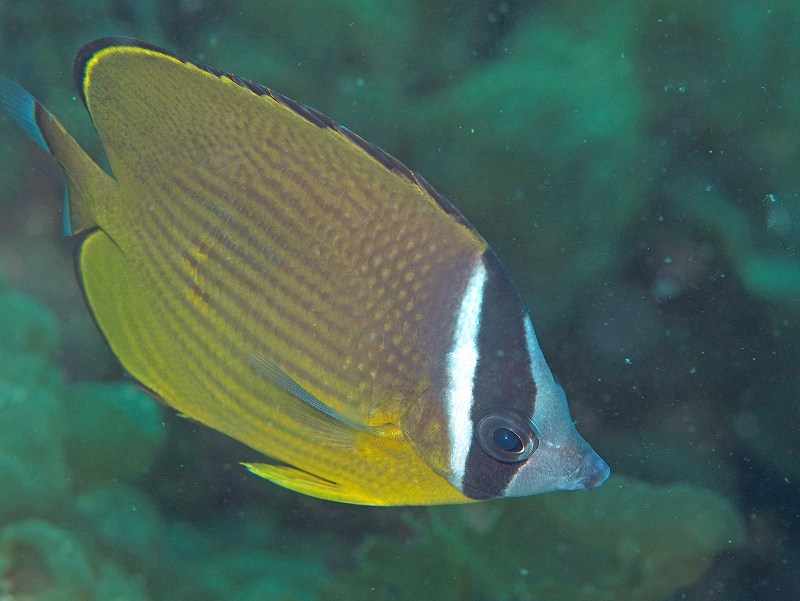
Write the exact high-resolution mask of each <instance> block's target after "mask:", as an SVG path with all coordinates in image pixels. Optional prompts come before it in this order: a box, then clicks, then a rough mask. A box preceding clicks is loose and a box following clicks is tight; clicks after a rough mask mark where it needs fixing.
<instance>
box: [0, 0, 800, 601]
mask: <svg viewBox="0 0 800 601" xmlns="http://www.w3.org/2000/svg"><path fill="white" fill-rule="evenodd" d="M104 35H130V36H135V37H138V38H140V39H143V40H146V41H148V42H151V43H154V44H158V45H161V46H163V47H165V48H168V49H170V50H172V51H175V52H177V53H180V54H185V55H188V56H190V57H192V58H194V59H197V60H198V61H200V62H204V63H208V64H210V65H212V66H214V67H217V68H219V69H223V70H225V71H229V72H234V73H237V74H239V75H241V76H244V77H247V78H250V79H252V80H254V81H256V82H259V83H263V84H264V85H267V86H269V87H272V88H274V89H276V90H278V91H280V92H282V93H284V94H286V95H288V96H289V97H291V98H294V99H297V100H299V101H301V102H304V103H306V104H308V105H310V106H313V107H314V108H317V109H318V110H320V111H322V112H324V113H326V114H327V115H329V116H331V117H332V118H334V119H335V120H337V121H339V122H341V123H343V124H344V125H346V126H347V127H348V128H350V129H351V130H353V131H355V132H357V133H358V134H360V135H361V136H363V137H364V138H366V139H367V140H369V141H371V142H373V143H375V144H377V145H379V146H380V147H382V148H383V149H385V150H386V151H388V152H390V153H391V154H393V155H394V156H396V157H398V158H399V159H400V160H402V161H403V162H404V163H406V164H407V165H409V166H410V167H411V168H412V169H415V170H418V171H419V172H421V173H422V174H423V175H424V176H425V177H426V179H428V181H430V182H431V184H432V185H433V186H434V187H436V188H437V189H438V190H439V191H440V192H441V193H442V194H444V195H445V196H447V197H448V198H449V199H450V200H452V201H453V202H454V203H455V204H456V205H457V206H458V207H459V208H460V209H461V210H462V211H463V212H464V213H465V215H466V216H467V217H468V218H469V219H470V220H471V221H472V223H473V224H474V225H475V226H476V228H477V229H478V230H479V231H480V232H481V233H482V234H483V235H484V236H485V237H486V238H487V240H488V241H489V242H490V244H491V245H492V246H493V247H494V249H495V251H496V252H497V253H498V255H499V256H500V258H501V260H502V261H503V262H504V264H505V265H506V267H507V268H508V270H509V272H510V273H511V276H512V278H513V280H514V281H515V283H516V285H517V287H518V288H519V290H520V292H521V294H522V296H523V297H524V299H525V301H526V304H527V306H528V308H529V309H530V312H531V316H532V318H533V320H534V323H535V325H536V327H537V332H538V335H539V341H540V343H541V345H542V347H543V350H544V352H545V355H546V356H547V358H548V362H549V363H550V366H551V367H552V369H553V371H554V373H556V374H557V375H558V377H559V379H560V381H561V382H562V383H563V385H564V387H565V389H566V391H567V396H568V398H569V400H570V406H571V409H572V413H573V416H574V417H575V419H576V420H577V422H578V428H579V429H580V431H581V432H582V433H583V434H584V435H585V436H586V438H587V439H588V440H589V441H590V442H591V443H592V445H593V446H594V447H595V448H596V449H597V450H598V452H599V453H600V454H601V455H602V456H603V457H604V458H605V459H606V460H607V461H608V463H609V464H610V465H611V468H612V472H613V474H612V477H611V478H610V479H609V481H608V482H607V483H606V484H605V485H604V487H603V488H601V489H598V490H595V491H589V492H582V493H560V494H550V495H544V496H541V497H534V498H527V499H519V500H510V501H493V502H487V503H481V504H476V505H470V506H461V507H442V508H434V509H427V508H369V507H354V506H347V505H341V504H335V503H330V502H326V501H320V500H316V499H313V498H309V497H306V496H302V495H299V494H296V493H293V492H290V491H287V490H284V489H282V488H279V487H277V486H274V485H272V484H270V483H268V482H267V481H265V480H261V479H259V478H257V477H255V476H253V475H250V474H249V473H247V471H246V470H245V469H244V468H243V467H242V466H240V465H239V463H240V462H242V461H247V460H253V459H257V458H258V457H257V456H256V454H255V453H254V452H253V451H251V450H249V449H247V448H245V447H243V446H241V445H239V444H237V443H235V442H233V441H231V440H229V439H227V438H225V437H224V436H222V435H221V434H218V433H216V432H213V431H211V430H210V429H207V428H204V427H202V426H199V425H196V424H194V423H193V422H189V421H187V420H183V419H181V418H180V417H178V416H177V415H176V414H175V413H174V412H173V411H172V410H169V409H166V408H164V407H162V406H160V405H159V404H157V403H156V402H155V401H153V400H152V399H151V398H150V397H149V396H147V395H146V394H144V393H143V392H140V391H139V390H138V389H137V388H136V387H135V386H134V385H133V384H132V383H131V382H130V381H128V380H126V379H125V377H124V374H123V372H122V370H121V368H120V367H119V365H118V363H117V362H116V360H115V359H114V357H113V356H112V355H111V353H110V351H109V350H108V349H107V347H106V345H105V343H104V342H103V340H102V338H101V336H100V334H99V333H98V331H97V329H96V327H95V325H94V324H93V322H92V320H91V318H90V316H89V313H88V311H87V309H86V307H85V305H84V303H83V300H82V298H81V294H80V291H79V289H78V286H77V283H76V281H75V276H74V271H73V267H72V246H73V241H71V240H68V239H65V238H63V237H62V235H61V215H60V207H61V202H62V194H63V188H62V183H61V178H60V173H59V171H58V169H57V168H56V167H55V166H54V165H53V164H52V163H51V161H50V158H49V157H48V156H46V154H45V153H44V152H42V151H41V150H40V149H39V148H38V147H36V146H35V145H34V144H32V143H30V142H29V141H28V140H27V139H25V138H24V136H23V134H21V133H20V132H18V131H17V129H16V127H15V126H14V125H13V124H12V123H11V122H10V120H9V119H7V118H5V117H3V118H0V274H2V275H0V599H2V601H11V600H34V599H35V600H46V601H49V600H84V599H86V600H96V601H145V600H153V601H155V600H183V599H186V600H189V599H191V600H198V601H205V600H216V599H220V600H221V599H225V600H231V601H260V600H264V601H305V600H317V599H319V600H334V599H343V600H353V601H358V600H361V599H364V600H366V599H369V600H374V601H389V600H398V601H405V600H409V601H412V600H419V599H436V600H437V601H450V600H452V601H573V600H574V601H578V600H582V601H626V600H631V601H633V600H637V601H668V600H669V601H678V600H684V599H687V600H711V599H714V600H716V599H725V600H770V601H783V600H787V601H795V600H797V599H799V598H800V567H798V566H799V564H800V486H799V485H798V482H800V344H798V337H799V336H800V128H799V127H798V124H799V123H800V3H797V2H796V0H776V1H774V2H755V1H744V0H707V1H704V2H697V1H696V0H694V1H687V0H673V1H666V0H653V1H641V2H629V1H623V0H609V1H608V2H603V3H597V2H591V1H589V0H586V1H578V0H565V1H562V2H548V1H539V2H522V1H513V0H508V1H501V2H497V1H485V0H477V1H472V2H454V1H433V0H415V1H409V2H393V1H387V0H331V1H325V2H302V1H298V0H275V1H256V0H252V1H244V2H233V1H229V2H225V1H218V2H208V1H203V0H180V1H165V2H156V1H153V0H151V1H149V2H142V1H134V0H111V1H106V2H103V1H100V0H94V1H92V2H87V1H76V2H57V1H55V0H48V1H45V0H42V1H0V57H2V58H1V59H0V71H1V72H2V74H3V75H5V76H7V77H10V78H12V79H15V80H17V81H19V82H20V83H21V84H22V85H23V86H24V87H25V88H27V89H28V90H30V91H31V92H32V93H33V94H34V95H36V96H37V98H38V99H39V100H40V101H42V103H43V104H45V105H46V106H47V107H48V108H49V109H50V110H51V111H52V112H53V113H54V114H55V115H56V116H58V117H59V119H61V121H62V122H63V123H64V124H65V126H67V128H68V129H69V130H71V131H72V132H73V133H74V134H76V137H77V138H78V139H79V140H80V141H81V143H82V144H83V145H84V146H85V147H86V148H89V149H90V150H91V151H93V154H94V155H95V156H96V157H98V158H100V154H101V153H100V150H99V142H98V140H97V138H96V137H95V135H94V133H93V131H92V128H91V124H90V122H89V119H88V116H87V114H86V112H85V110H84V107H83V105H82V103H81V101H80V99H79V98H78V96H77V94H76V90H75V89H74V87H73V81H72V60H73V58H74V55H75V52H76V51H77V50H78V48H80V47H81V46H82V45H83V44H84V43H86V42H88V41H90V40H91V39H93V38H96V37H100V36H104ZM101 160H102V159H101Z"/></svg>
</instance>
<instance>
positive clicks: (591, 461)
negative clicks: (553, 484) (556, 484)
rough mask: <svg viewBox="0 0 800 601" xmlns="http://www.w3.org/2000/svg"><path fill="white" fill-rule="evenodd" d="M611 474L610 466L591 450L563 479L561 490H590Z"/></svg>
mask: <svg viewBox="0 0 800 601" xmlns="http://www.w3.org/2000/svg"><path fill="white" fill-rule="evenodd" d="M609 475H611V468H610V467H608V464H607V463H606V462H605V461H603V459H602V458H601V457H600V455H598V454H597V453H595V452H594V451H592V452H591V453H590V454H589V455H588V456H586V457H585V458H584V460H583V461H582V462H581V463H580V465H578V467H576V468H575V471H574V472H572V473H571V474H570V475H569V476H568V477H567V478H566V479H565V480H566V483H565V484H566V486H564V488H563V489H562V490H592V489H595V488H598V487H599V486H601V485H602V484H603V482H605V481H606V480H607V479H608V477H609Z"/></svg>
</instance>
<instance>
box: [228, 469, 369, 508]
mask: <svg viewBox="0 0 800 601" xmlns="http://www.w3.org/2000/svg"><path fill="white" fill-rule="evenodd" d="M242 465H244V466H245V467H246V468H247V469H248V470H250V471H251V472H252V473H254V474H255V475H257V476H261V477H262V478H265V479H267V480H269V481H270V482H273V483H275V484H277V485H278V486H283V487H284V488H288V489H289V490H294V491H296V492H299V493H303V494H304V495H309V496H311V497H316V498H318V499H325V500H326V501H338V502H339V503H352V504H356V505H373V504H374V502H373V501H372V499H369V498H367V497H365V496H363V495H359V494H355V493H354V492H353V491H349V490H347V489H346V488H343V487H342V486H340V485H339V484H337V483H336V482H331V481H330V480H325V479H324V478H320V477H319V476H315V475H314V474H310V473H308V472H304V471H303V470H299V469H297V468H294V467H289V466H285V465H271V464H269V463H243V464H242Z"/></svg>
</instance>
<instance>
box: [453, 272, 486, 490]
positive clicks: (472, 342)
mask: <svg viewBox="0 0 800 601" xmlns="http://www.w3.org/2000/svg"><path fill="white" fill-rule="evenodd" d="M485 285H486V267H484V265H483V261H481V262H479V263H478V265H477V266H476V267H475V269H474V270H473V272H472V275H471V276H470V279H469V282H468V283H467V288H466V290H465V291H464V297H463V298H462V299H461V306H460V307H459V309H458V316H457V318H456V327H455V333H454V334H453V345H452V346H451V347H450V353H448V355H447V374H448V376H449V382H448V386H447V426H448V431H449V433H450V471H451V473H452V474H453V479H454V482H453V484H454V485H455V486H456V487H457V488H460V487H461V483H462V481H463V480H464V471H465V469H466V467H467V456H468V455H469V448H470V445H471V444H472V420H471V419H470V410H471V409H472V402H473V389H474V384H475V382H474V381H475V371H476V368H477V366H478V330H479V329H480V322H481V305H482V304H483V288H484V286H485Z"/></svg>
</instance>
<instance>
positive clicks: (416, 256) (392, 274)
mask: <svg viewBox="0 0 800 601" xmlns="http://www.w3.org/2000/svg"><path fill="white" fill-rule="evenodd" d="M83 94H84V97H85V100H86V103H87V106H88V108H89V111H90V113H91V116H92V119H93V121H94V124H95V127H96V129H97V132H98V134H99V136H100V138H101V140H102V143H103V146H104V148H105V150H106V153H107V155H108V159H109V162H110V164H111V167H112V170H113V178H111V177H109V176H108V175H106V174H105V173H104V172H103V171H102V170H101V169H99V168H98V167H97V166H96V165H95V164H94V163H93V162H92V161H91V160H90V159H89V158H88V157H87V156H86V155H85V153H84V152H83V151H82V150H81V149H80V148H79V147H78V146H77V144H75V142H74V140H73V139H72V138H71V137H70V136H69V135H68V134H67V133H66V132H65V131H64V130H63V128H61V126H60V125H59V124H58V123H57V121H55V119H54V118H52V116H50V115H49V113H44V117H41V118H39V122H38V124H39V127H40V128H41V131H42V133H43V135H44V138H45V140H46V141H47V144H48V146H49V147H50V150H51V151H52V152H53V154H54V155H55V157H56V159H57V160H58V161H59V163H61V165H62V166H63V167H64V170H65V173H66V175H67V178H68V182H69V188H70V197H71V203H72V204H71V218H72V222H73V226H74V229H75V230H76V231H77V230H89V232H88V234H87V235H86V237H85V239H84V241H83V244H82V248H81V252H80V255H79V271H80V277H81V279H82V283H83V286H84V290H85V293H86V297H87V300H88V302H89V305H90V306H91V309H92V311H93V313H94V315H95V318H96V320H97V322H98V324H99V326H100V328H101V329H102V331H103V333H104V334H105V336H106V338H107V339H108V342H109V344H110V346H111V348H112V350H113V351H114V353H115V354H116V355H117V357H119V360H120V361H121V363H122V364H123V366H124V367H125V368H126V369H127V370H128V371H129V372H130V373H131V374H132V375H133V376H134V377H135V378H137V379H138V380H139V381H141V382H142V383H143V384H144V385H145V386H146V387H148V388H149V389H151V390H153V391H154V392H155V393H156V394H157V395H158V396H160V397H161V398H162V399H164V401H166V402H167V403H168V404H170V405H171V406H172V407H174V408H175V409H177V410H178V411H180V412H181V413H182V414H184V415H186V416H188V417H191V418H193V419H195V420H197V421H199V422H202V423H203V424H206V425H208V426H210V427H212V428H215V429H216V430H219V431H221V432H224V433H225V434H227V435H229V436H231V437H233V438H235V439H237V440H240V441H242V442H243V443H245V444H247V445H249V446H250V447H252V448H253V449H255V450H257V451H260V452H261V453H263V454H265V455H266V456H267V457H268V458H269V459H268V460H266V461H265V463H264V464H256V465H251V466H248V467H250V469H251V470H252V471H253V472H255V473H257V474H259V475H262V476H264V477H266V478H268V479H270V480H272V481H274V482H276V483H278V484H280V485H282V486H285V487H287V488H291V489H294V490H298V491H300V492H303V493H306V494H310V495H313V496H316V497H321V498H326V499H332V500H336V501H344V502H349V503H359V504H374V505H419V504H439V503H460V502H469V501H470V499H469V498H467V497H465V496H464V495H463V494H461V493H460V492H459V491H457V490H456V489H455V488H454V487H453V486H451V485H450V484H449V483H448V482H447V480H446V479H445V478H444V477H443V476H442V475H440V473H441V470H440V469H439V466H441V465H446V462H447V458H446V457H444V456H442V455H443V452H444V451H441V450H428V451H429V452H428V453H427V455H426V456H425V457H424V458H423V457H422V456H421V454H420V453H419V449H418V448H416V446H415V445H419V444H421V443H420V442H419V441H420V440H422V441H424V440H427V439H428V438H430V439H431V440H433V439H436V438H437V437H439V438H444V439H445V442H446V437H447V435H448V433H447V428H446V426H445V425H444V424H443V422H442V420H441V419H438V420H437V419H431V420H429V422H426V423H427V425H426V426H425V427H426V428H427V431H426V432H423V434H422V436H421V437H419V438H418V439H417V440H416V442H415V443H414V444H412V442H410V440H409V437H408V436H407V433H406V432H405V431H404V424H405V423H406V421H407V420H412V421H413V420H414V419H417V421H419V416H420V415H422V414H425V412H426V411H428V406H427V404H428V403H430V402H431V399H432V397H433V395H434V393H435V392H436V391H435V390H432V388H431V387H432V383H433V382H434V379H435V378H434V375H433V373H432V372H433V370H436V369H441V360H442V358H441V357H440V356H438V355H436V354H435V351H436V349H439V348H441V347H442V344H441V342H442V341H441V340H439V338H441V337H444V338H447V337H449V336H450V335H451V333H452V327H451V326H450V325H443V326H442V327H438V326H437V327H436V328H432V327H431V323H434V324H449V321H447V320H449V319H450V316H452V315H453V314H454V313H455V312H456V311H457V308H458V302H459V298H460V296H461V293H462V292H463V290H462V289H458V288H457V287H456V288H455V289H453V288H452V287H450V288H448V286H447V285H445V284H442V285H437V284H438V283H439V281H440V280H442V278H444V277H445V276H446V275H448V274H449V275H452V274H456V275H458V274H461V273H467V272H468V271H469V270H470V269H471V267H472V265H474V263H475V261H476V258H477V257H479V256H480V255H481V253H482V252H483V251H484V250H485V248H486V246H485V243H484V242H483V240H482V239H481V238H480V237H479V236H478V235H477V234H475V233H474V232H473V231H472V230H471V229H470V228H468V227H465V226H464V224H463V223H461V222H459V220H458V219H456V218H454V216H453V215H452V214H449V213H447V212H446V211H444V210H443V209H442V207H441V206H440V205H439V204H438V203H437V201H436V199H435V198H434V197H433V196H432V195H431V194H430V193H429V192H428V191H426V189H425V187H424V186H423V185H421V184H419V183H417V182H415V181H413V178H411V177H409V176H408V175H407V174H403V173H400V172H398V171H397V170H393V169H390V168H387V166H385V165H384V164H382V163H381V162H380V161H379V160H376V158H375V157H374V156H373V155H371V154H370V153H369V152H367V151H365V150H364V148H362V147H360V146H359V145H357V144H356V143H354V142H353V141H352V140H351V139H349V138H348V137H347V136H345V135H344V134H343V133H342V131H340V130H337V129H335V128H333V127H320V126H319V125H317V124H315V123H312V122H311V121H310V120H308V119H306V118H304V117H302V116H300V115H299V114H298V113H297V112H296V111H295V110H292V109H291V108H288V107H287V106H286V105H285V104H284V103H282V102H280V101H279V100H277V99H276V98H275V97H273V96H271V95H269V94H257V93H254V92H253V91H251V90H249V89H246V88H245V87H243V86H242V85H240V82H239V83H237V82H235V81H233V80H231V79H229V78H228V77H225V76H217V75H215V74H213V73H210V72H209V71H206V70H204V69H201V68H199V67H197V66H195V65H193V64H190V63H187V62H184V61H182V60H179V59H177V58H174V57H172V56H170V55H168V54H165V53H163V52H159V51H158V50H155V49H151V48H146V47H139V46H136V45H111V46H107V47H104V48H101V49H99V50H98V51H97V52H96V53H95V54H93V55H92V56H91V57H90V58H88V60H86V63H85V71H84V78H83ZM95 227H96V229H92V228H95ZM454 281H460V280H458V279H456V280H454ZM251 353H254V354H257V355H258V356H263V357H265V358H267V359H268V360H270V361H272V362H274V363H275V364H277V365H279V366H280V368H281V369H282V370H283V371H284V372H286V374H288V375H289V376H290V377H291V378H292V379H294V380H295V381H296V382H297V383H298V384H300V385H301V386H302V387H303V388H304V389H305V390H307V391H308V392H309V393H311V394H312V395H313V396H314V397H316V398H317V399H319V400H320V401H321V402H322V403H324V404H325V405H326V406H328V407H330V408H331V409H332V410H334V411H336V412H338V413H339V414H341V415H343V416H346V418H347V419H348V420H352V421H353V422H356V423H358V424H364V426H365V428H363V429H359V428H351V429H349V430H348V429H347V428H345V430H346V433H345V434H346V436H345V439H344V441H343V440H342V439H335V438H334V439H333V440H326V437H325V436H324V435H323V434H324V432H325V429H324V428H321V429H316V428H315V427H314V424H315V423H316V422H318V421H320V420H318V419H317V418H318V417H319V416H315V415H313V413H314V412H313V410H311V409H310V408H308V407H304V406H303V405H302V403H299V402H298V401H297V400H296V399H293V398H290V396H289V395H287V394H286V393H285V392H282V391H281V390H280V389H279V388H278V387H277V386H276V385H275V384H274V383H273V382H271V381H270V380H269V379H268V378H265V377H264V376H263V374H262V373H260V372H259V370H257V369H254V368H253V365H252V363H251V362H249V361H247V356H248V354H251ZM304 412H307V413H304ZM434 413H435V412H434ZM446 446H447V445H446V444H445V445H443V448H446ZM274 460H277V463H276V462H275V461H274Z"/></svg>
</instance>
